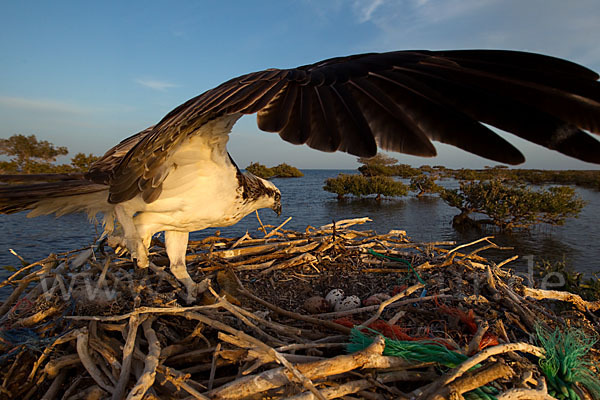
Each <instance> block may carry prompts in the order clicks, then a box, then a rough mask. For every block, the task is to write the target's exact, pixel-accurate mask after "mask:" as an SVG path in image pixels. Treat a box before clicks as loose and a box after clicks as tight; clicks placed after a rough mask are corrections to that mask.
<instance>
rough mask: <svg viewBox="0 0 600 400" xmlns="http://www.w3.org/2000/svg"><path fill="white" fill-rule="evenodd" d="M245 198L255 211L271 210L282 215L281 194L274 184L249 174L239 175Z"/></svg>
mask: <svg viewBox="0 0 600 400" xmlns="http://www.w3.org/2000/svg"><path fill="white" fill-rule="evenodd" d="M238 178H239V179H240V184H241V186H242V194H243V198H244V199H247V200H250V201H251V202H252V204H253V210H252V211H254V210H257V209H260V208H270V209H272V210H273V211H275V212H276V213H277V215H278V216H279V215H281V192H280V191H279V189H277V186H275V185H274V184H273V183H271V182H270V181H268V180H266V179H262V178H259V177H257V176H255V175H253V174H251V173H249V172H245V173H244V174H243V175H239V176H238Z"/></svg>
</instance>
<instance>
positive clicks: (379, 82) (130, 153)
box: [0, 50, 600, 299]
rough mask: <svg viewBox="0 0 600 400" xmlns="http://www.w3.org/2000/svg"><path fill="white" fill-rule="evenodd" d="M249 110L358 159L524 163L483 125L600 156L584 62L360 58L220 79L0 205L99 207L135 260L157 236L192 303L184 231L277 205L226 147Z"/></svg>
mask: <svg viewBox="0 0 600 400" xmlns="http://www.w3.org/2000/svg"><path fill="white" fill-rule="evenodd" d="M254 113H256V114H257V123H258V127H259V128H260V129H261V130H263V131H267V132H276V133H278V134H279V136H280V137H281V138H282V139H283V140H285V141H287V142H290V143H294V144H307V145H308V146H310V147H312V148H314V149H317V150H321V151H326V152H334V151H344V152H347V153H350V154H353V155H356V156H360V157H370V156H374V155H375V154H376V152H377V149H378V147H379V148H381V149H384V150H390V151H395V152H401V153H407V154H412V155H418V156H428V157H430V156H434V155H435V154H436V150H435V148H434V146H433V145H432V143H431V142H432V141H439V142H443V143H447V144H450V145H453V146H456V147H459V148H461V149H463V150H465V151H467V152H470V153H474V154H477V155H479V156H481V157H485V158H487V159H491V160H495V161H498V162H502V163H508V164H519V163H522V162H523V161H524V160H525V159H524V157H523V155H522V154H521V152H520V151H519V150H517V149H516V148H515V147H514V146H513V145H511V144H510V143H509V142H507V141H506V140H504V139H503V138H502V137H500V136H499V135H497V134H496V133H494V132H493V131H492V130H491V129H489V128H488V127H487V126H486V125H491V126H494V127H497V128H499V129H502V130H504V131H507V132H510V133H512V134H515V135H517V136H519V137H521V138H523V139H526V140H528V141H531V142H534V143H537V144H539V145H542V146H545V147H547V148H549V149H553V150H556V151H558V152H561V153H563V154H566V155H568V156H571V157H574V158H577V159H580V160H584V161H587V162H592V163H600V142H598V141H597V140H596V139H594V138H593V137H592V136H590V135H589V134H588V133H587V132H586V131H588V132H592V133H596V134H598V133H600V84H599V82H598V74H596V73H595V72H593V71H591V70H589V69H587V68H585V67H583V66H580V65H578V64H575V63H572V62H569V61H566V60H563V59H558V58H554V57H550V56H545V55H540V54H533V53H525V52H517V51H507V50H451V51H420V50H418V51H396V52H388V53H369V54H359V55H352V56H347V57H338V58H332V59H328V60H324V61H320V62H318V63H315V64H311V65H305V66H301V67H298V68H292V69H267V70H264V71H259V72H253V73H250V74H247V75H242V76H240V77H238V78H234V79H231V80H230V81H227V82H225V83H223V84H221V85H219V86H217V87H216V88H214V89H211V90H208V91H206V92H204V93H202V94H201V95H199V96H197V97H194V98H193V99H190V100H188V101H187V102H185V103H183V104H182V105H180V106H179V107H177V108H175V109H174V110H173V111H171V112H169V113H168V114H167V115H166V116H165V117H164V118H163V119H162V120H160V121H159V122H158V123H157V124H156V125H154V126H152V127H150V128H148V129H146V130H143V131H141V132H139V133H137V134H135V135H133V136H131V137H129V138H127V139H125V140H123V141H122V142H121V143H119V144H117V145H116V146H115V147H113V148H112V149H110V150H108V152H107V153H106V154H105V155H104V156H103V157H102V158H100V159H99V160H98V161H97V162H95V163H94V164H93V165H92V166H91V168H90V170H89V171H88V172H87V173H85V174H83V175H82V176H80V177H78V178H77V179H69V180H63V181H54V182H43V183H28V184H24V185H2V186H1V187H0V212H1V213H12V212H17V211H22V210H32V211H31V212H30V213H29V216H37V215H42V214H51V213H55V214H57V215H63V214H66V213H73V212H81V211H84V212H87V213H88V214H90V215H95V214H97V213H102V214H103V219H104V225H105V233H106V234H108V235H109V236H111V237H113V239H114V238H116V239H117V240H118V241H120V242H121V243H122V245H124V246H125V247H126V248H127V249H128V251H129V252H130V254H131V256H132V257H133V258H134V259H135V260H136V261H137V265H138V266H139V267H141V268H144V267H148V266H149V264H150V262H149V260H148V247H149V244H150V240H151V238H152V236H153V235H154V234H156V233H157V232H163V231H164V232H165V243H166V250H167V254H168V257H169V261H170V269H171V271H172V273H173V274H174V275H175V277H176V278H177V279H178V280H179V281H180V282H181V283H182V284H183V285H184V286H185V288H186V290H187V294H188V295H189V298H190V299H193V296H194V294H195V292H196V289H197V285H196V284H195V283H194V281H193V280H192V279H191V278H190V275H189V274H188V272H187V269H186V265H185V252H186V248H187V242H188V234H189V232H192V231H196V230H201V229H205V228H208V227H223V226H228V225H232V224H235V223H236V222H238V221H239V220H240V219H242V218H243V217H244V216H245V215H247V214H249V213H250V212H253V211H255V210H257V209H261V208H272V209H273V210H275V211H276V212H278V213H279V212H280V211H281V205H280V197H281V195H280V192H279V190H278V189H277V188H276V187H275V186H274V185H273V184H272V183H271V182H269V181H266V180H263V179H260V178H258V177H255V176H253V175H251V174H249V173H242V172H241V171H240V170H239V169H238V167H237V166H236V164H235V162H234V161H233V159H232V158H231V156H230V155H229V154H228V152H227V149H226V144H227V141H228V138H229V133H230V132H231V129H232V127H233V125H234V124H235V122H236V121H237V120H238V119H239V118H240V117H241V116H242V115H244V114H254ZM484 124H486V125H484ZM31 179H39V178H36V177H31ZM114 221H117V222H118V224H117V225H115V223H114ZM115 226H118V229H116V228H115Z"/></svg>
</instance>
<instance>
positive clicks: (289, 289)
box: [0, 218, 600, 400]
mask: <svg viewBox="0 0 600 400" xmlns="http://www.w3.org/2000/svg"><path fill="white" fill-rule="evenodd" d="M367 220H368V218H361V219H354V220H346V221H339V222H337V223H335V224H331V225H327V226H323V227H320V228H313V227H308V228H307V229H306V230H305V231H304V232H296V231H290V230H286V229H284V228H283V224H282V225H281V226H279V227H276V228H273V227H270V226H267V227H265V226H262V223H261V227H260V228H259V233H258V234H255V235H254V236H256V238H252V237H251V236H250V235H248V234H246V235H244V236H243V237H240V238H224V237H220V236H219V235H217V236H214V237H209V238H206V239H204V240H202V241H196V242H190V244H189V250H188V255H187V264H188V270H189V271H190V273H191V274H192V276H193V278H194V280H195V281H196V282H200V284H199V286H200V287H201V288H202V290H201V292H202V293H201V294H200V295H199V296H198V298H197V299H196V301H195V302H194V303H192V304H186V302H185V299H186V297H185V293H184V290H183V289H182V288H181V287H180V285H179V283H178V282H177V281H176V280H175V279H174V278H173V277H172V276H171V275H170V274H169V273H168V272H167V271H168V270H163V269H162V268H161V267H162V266H165V265H167V264H168V259H167V257H166V252H165V249H164V245H163V243H162V242H160V241H158V240H154V241H153V243H152V247H151V260H152V262H153V267H152V268H151V269H152V270H151V271H148V270H139V269H137V268H135V266H134V264H133V263H132V262H131V261H130V260H129V259H127V258H126V257H121V256H119V255H118V254H117V253H115V252H114V251H113V250H112V249H110V248H108V247H105V246H102V245H100V246H95V247H94V248H87V249H82V250H78V251H74V252H70V253H67V254H62V255H60V256H56V255H51V256H50V257H48V258H46V259H44V260H41V261H39V262H37V263H34V264H31V265H28V266H25V267H23V268H22V269H21V270H19V271H17V272H15V273H14V274H13V275H12V276H11V277H10V278H8V279H7V280H6V281H4V282H3V283H1V284H0V286H7V285H11V286H12V287H14V291H13V293H12V294H11V295H10V296H9V298H8V299H7V300H6V301H5V302H4V303H3V304H2V305H1V306H0V318H1V319H0V354H1V356H0V365H1V370H0V382H1V383H2V385H1V387H0V398H13V399H16V398H18V399H37V398H44V399H70V400H74V399H109V398H112V399H121V398H127V399H142V398H143V399H207V398H209V399H242V398H247V399H261V398H268V399H279V398H293V399H314V398H316V399H330V398H339V397H344V398H347V399H350V398H365V399H392V398H393V399H409V398H416V399H442V398H467V399H479V398H484V399H485V398H487V399H490V398H496V399H526V398H527V399H534V398H535V399H549V398H553V397H551V394H552V395H554V396H557V397H559V398H560V397H561V396H562V398H573V399H574V398H577V397H578V398H581V399H591V398H593V397H592V396H594V395H595V394H594V388H593V387H591V388H590V387H589V385H588V386H586V385H585V384H584V383H582V381H578V379H577V376H575V377H573V376H571V375H573V374H572V373H571V375H569V376H571V377H570V378H569V377H568V376H567V377H565V376H566V375H565V374H563V375H565V376H563V375H560V373H561V371H558V372H557V374H558V375H560V376H561V379H559V380H557V379H556V377H551V378H548V377H547V376H546V375H544V368H542V367H540V365H542V366H543V365H546V364H544V363H540V362H539V361H540V360H550V359H551V358H552V357H550V356H549V355H548V352H549V351H551V350H552V349H550V350H549V349H548V347H546V348H545V347H543V346H541V345H542V344H544V343H548V337H551V338H556V337H558V336H556V335H555V336H556V337H555V336H552V335H553V334H552V333H551V332H565V331H568V332H573V331H576V332H579V334H578V335H579V336H577V335H576V336H577V337H578V338H582V339H581V340H582V343H580V347H581V346H583V347H585V349H584V350H585V351H582V352H580V353H581V354H580V356H581V357H580V359H579V360H578V364H577V363H575V364H573V365H575V366H576V367H577V366H579V367H581V366H584V367H585V370H586V371H588V372H589V374H591V376H592V380H593V375H594V374H598V371H597V368H598V367H597V366H598V365H600V361H599V358H600V357H599V354H600V353H599V352H598V349H597V347H596V348H594V342H593V339H589V340H588V341H587V342H586V339H585V338H593V336H594V334H595V333H594V332H595V331H597V330H598V327H599V325H598V321H599V319H598V311H599V310H600V302H589V301H585V300H583V299H582V298H581V297H579V296H577V295H575V294H571V293H568V292H554V291H548V290H542V289H536V288H533V287H528V286H525V285H524V283H523V280H522V279H521V278H519V277H517V276H515V275H514V274H512V273H511V272H510V271H509V270H507V268H506V265H507V264H508V263H509V262H511V261H512V260H514V259H515V258H516V257H511V258H508V259H507V260H505V261H503V262H500V263H494V262H491V261H488V260H486V259H485V258H483V257H482V256H481V253H482V252H483V251H484V250H487V249H490V248H498V246H496V245H495V244H494V243H493V242H492V239H493V238H491V237H486V238H482V239H480V240H478V241H475V242H472V243H468V244H463V245H460V246H456V245H455V244H454V243H451V242H438V243H415V242H412V241H410V239H409V238H408V237H407V236H406V233H405V232H404V231H390V232H389V233H387V234H376V233H375V232H372V231H358V230H354V229H352V227H353V225H356V224H360V223H363V222H366V221H367ZM259 221H260V220H259ZM261 231H262V232H261ZM259 236H261V237H260V238H258V237H259ZM332 289H340V290H343V291H344V292H345V295H349V296H356V297H357V298H359V299H361V300H362V303H363V304H355V307H338V306H337V305H339V304H340V303H339V302H338V303H335V304H336V306H335V308H334V309H330V307H331V306H332V303H331V302H327V301H326V300H324V299H323V300H321V299H322V297H323V296H325V295H326V294H327V293H329V292H330V291H331V290H332ZM313 299H316V300H313ZM367 300H368V301H367ZM311 302H312V303H311ZM315 302H316V303H315ZM313 303H314V304H313ZM315 304H316V305H315ZM311 312H312V314H311ZM557 328H559V329H558V330H557ZM540 332H542V333H544V332H546V333H548V335H550V336H546V338H545V339H543V338H542V339H540V338H541V336H540ZM542 336H543V334H542ZM561 337H562V336H561ZM351 339H352V340H351ZM351 341H352V343H351V344H350V345H349V343H350V342H351ZM557 341H560V340H558V339H557ZM557 341H555V342H552V343H553V345H552V346H554V347H556V348H559V350H560V346H561V345H560V344H559V343H556V342H557ZM575 342H577V340H576V341H575ZM577 343H579V342H577ZM552 351H553V350H552ZM432 355H433V356H432ZM447 357H450V358H447ZM449 360H450V361H449ZM451 360H459V361H451ZM566 372H567V375H568V372H569V371H566ZM569 379H570V381H569ZM561 385H562V386H561ZM592 386H593V385H592ZM564 391H566V393H567V394H566V395H565V394H564ZM486 396H487V397H486ZM565 396H567V397H565Z"/></svg>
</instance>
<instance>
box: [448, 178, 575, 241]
mask: <svg viewBox="0 0 600 400" xmlns="http://www.w3.org/2000/svg"><path fill="white" fill-rule="evenodd" d="M440 196H441V198H442V199H443V200H444V201H445V202H446V203H448V204H449V205H450V206H452V207H456V208H458V209H459V210H460V211H461V213H460V214H459V215H457V216H455V217H454V220H453V224H454V226H455V227H461V226H465V225H476V226H481V225H484V224H486V225H495V226H497V227H498V228H500V229H501V230H508V231H510V230H513V229H527V228H529V227H530V226H532V225H534V224H540V223H546V224H550V225H562V224H563V223H564V222H565V220H566V219H567V218H570V217H577V216H578V215H579V212H580V211H581V209H582V208H583V206H584V205H585V202H584V201H583V200H581V199H580V198H579V197H578V196H577V195H576V194H575V190H574V189H573V188H572V187H568V186H557V187H551V188H548V189H542V190H539V191H535V190H532V189H530V188H528V187H526V186H524V185H509V184H506V183H503V182H502V181H500V180H491V181H479V182H464V181H463V182H460V188H459V189H453V190H450V189H441V190H440ZM472 213H481V214H485V215H487V216H488V217H489V219H479V220H474V219H472V218H471V217H470V216H471V214H472Z"/></svg>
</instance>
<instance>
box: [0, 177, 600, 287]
mask: <svg viewBox="0 0 600 400" xmlns="http://www.w3.org/2000/svg"><path fill="white" fill-rule="evenodd" d="M303 172H304V173H305V176H304V177H303V178H299V179H281V178H280V179H273V183H275V185H277V186H278V187H279V188H280V189H281V192H282V205H283V213H282V215H281V217H277V216H276V215H275V214H274V213H273V212H272V211H271V210H262V211H260V216H261V219H262V221H263V223H265V224H272V225H278V224H280V223H281V222H283V221H284V220H285V219H286V218H287V217H289V216H291V217H292V220H291V221H290V222H289V223H288V224H287V225H286V228H289V229H296V230H304V228H306V226H307V224H310V225H313V226H320V225H324V224H328V223H331V222H332V220H340V219H344V218H355V217H363V216H368V217H370V218H371V219H372V220H373V222H370V223H367V224H364V225H362V226H360V227H359V229H373V230H376V231H377V232H379V233H386V232H388V231H389V230H390V229H403V230H406V231H407V233H408V235H409V236H410V237H411V238H412V239H413V240H417V241H441V240H454V241H457V242H459V243H465V242H469V241H471V240H474V239H477V238H479V237H481V236H484V235H487V234H495V236H496V239H495V242H496V243H497V244H499V245H502V246H513V247H514V250H505V251H501V252H498V251H496V252H490V251H488V252H485V253H483V255H485V256H490V257H491V258H493V259H497V260H501V259H505V258H508V257H510V256H512V255H515V254H518V255H519V256H520V257H521V258H520V259H519V260H517V261H516V262H513V263H512V264H511V265H513V266H514V267H515V268H517V269H525V268H526V267H527V261H526V259H524V258H523V257H524V256H529V255H531V256H533V260H536V261H539V260H541V259H547V260H553V261H561V260H563V259H564V260H565V261H566V262H567V263H568V264H569V265H572V266H573V267H574V268H575V269H576V270H578V271H581V272H584V273H594V272H596V273H599V272H600V244H599V243H598V241H597V239H598V238H600V225H599V224H598V223H599V222H600V193H599V192H596V191H592V190H587V189H580V188H578V189H577V192H578V193H579V195H580V196H581V197H582V198H583V199H584V200H586V201H587V202H588V204H587V205H586V206H585V208H584V209H583V211H582V213H581V214H580V216H579V218H577V219H570V220H568V221H567V222H566V224H565V225H564V226H559V227H546V226H544V227H540V228H533V229H532V231H531V232H519V233H513V234H511V235H506V234H498V233H496V232H488V233H480V232H469V233H458V232H456V231H455V230H454V229H453V228H452V226H451V224H450V222H451V220H452V217H453V216H454V215H456V214H457V213H458V212H457V211H458V210H456V209H454V208H451V207H449V206H447V205H446V204H445V203H444V202H443V201H442V200H440V199H439V198H437V197H427V196H425V197H424V198H421V199H418V198H416V197H413V196H410V197H405V198H401V199H397V200H383V201H381V202H376V201H375V200H374V199H362V200H345V201H341V202H340V201H337V200H336V198H335V195H333V194H331V193H328V192H325V191H324V190H323V189H322V186H323V184H324V181H325V179H326V178H328V177H332V176H336V175H337V174H338V173H339V172H349V173H354V172H356V171H335V170H305V171H303ZM442 184H444V185H445V186H455V185H456V182H455V181H442ZM257 227H258V222H257V220H256V217H255V215H254V214H251V215H249V216H247V217H246V218H244V219H243V220H242V221H241V222H239V223H238V224H236V225H234V226H232V227H227V228H221V229H219V230H220V231H221V234H222V235H223V236H239V235H243V234H244V232H245V231H246V230H248V231H249V233H250V234H251V235H253V234H256V235H257V237H260V235H259V234H258V232H257V230H256V228H257ZM97 230H98V231H97ZM99 230H100V228H99V227H97V226H94V224H90V223H89V222H88V221H87V218H86V217H85V216H83V215H69V216H65V217H61V218H58V219H56V218H54V217H38V218H33V219H28V218H26V213H18V214H13V215H0V232H1V234H0V266H6V265H12V266H15V267H18V266H19V265H20V262H19V260H18V259H17V258H16V257H15V256H13V255H12V254H10V252H9V250H8V249H10V248H12V249H14V250H15V251H16V252H17V253H18V254H19V255H20V256H22V257H23V258H24V259H25V260H26V261H28V262H33V261H37V260H40V259H42V258H44V257H46V256H47V255H48V254H49V253H51V252H54V253H58V252H63V251H68V250H72V249H77V248H82V247H85V246H87V245H89V244H91V243H93V242H94V240H95V238H96V237H97V236H98V233H99ZM215 230H217V229H207V230H204V231H201V232H195V233H193V234H192V239H199V238H203V237H206V236H208V235H211V234H213V233H214V231H215ZM9 274H10V272H9V271H8V270H6V269H4V268H2V269H0V279H2V278H5V277H6V276H7V275H9Z"/></svg>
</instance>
